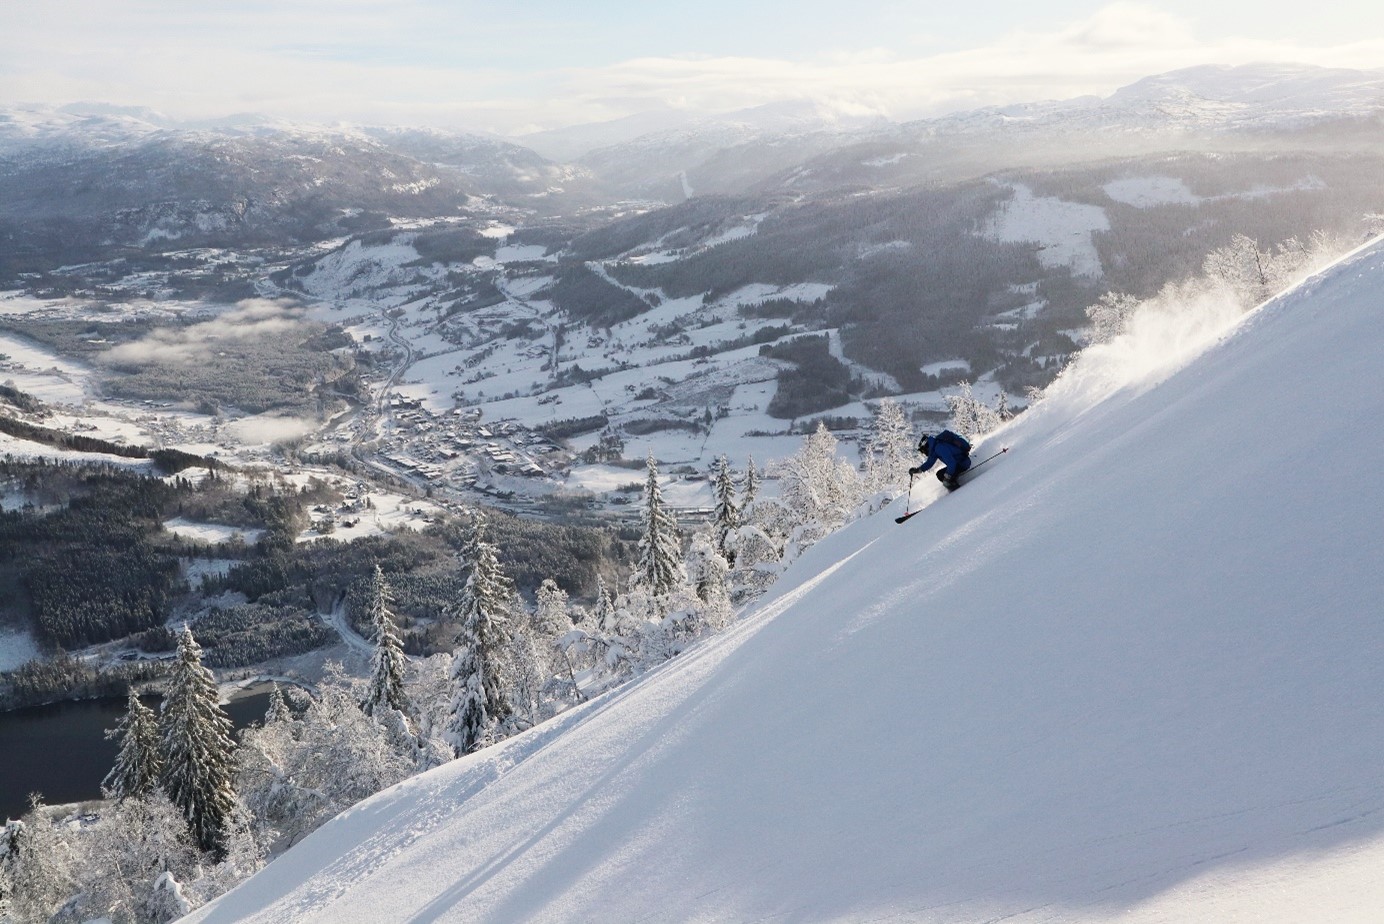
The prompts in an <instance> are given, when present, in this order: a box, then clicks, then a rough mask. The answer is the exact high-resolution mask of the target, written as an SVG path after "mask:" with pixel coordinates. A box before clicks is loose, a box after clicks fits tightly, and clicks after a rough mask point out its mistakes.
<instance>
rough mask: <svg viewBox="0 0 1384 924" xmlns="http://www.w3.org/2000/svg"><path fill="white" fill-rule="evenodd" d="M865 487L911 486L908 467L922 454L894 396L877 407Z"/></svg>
mask: <svg viewBox="0 0 1384 924" xmlns="http://www.w3.org/2000/svg"><path fill="white" fill-rule="evenodd" d="M864 451H865V490H867V491H871V492H874V491H890V492H892V491H898V490H902V489H903V488H905V487H906V486H907V485H908V469H909V467H910V466H911V465H912V464H913V459H914V458H916V457H917V454H918V441H917V439H915V438H914V436H913V425H912V424H910V423H909V422H908V418H907V417H906V416H905V415H904V412H903V408H902V407H900V406H899V403H898V402H897V401H895V400H893V399H892V398H884V399H882V400H881V401H880V402H879V404H878V405H877V406H876V407H875V418H874V421H873V423H872V424H871V426H870V435H869V438H868V439H867V440H866V442H865V447H864Z"/></svg>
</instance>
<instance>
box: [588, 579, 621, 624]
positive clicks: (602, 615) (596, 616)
mask: <svg viewBox="0 0 1384 924" xmlns="http://www.w3.org/2000/svg"><path fill="white" fill-rule="evenodd" d="M617 615H618V614H617V611H616V609H615V601H614V600H613V599H611V596H610V589H609V588H608V587H606V583H605V581H604V580H602V579H601V578H600V577H599V576H597V578H596V608H595V609H594V610H592V612H591V622H592V624H593V625H594V627H595V629H596V631H598V632H601V633H603V634H605V635H614V634H615V633H616V632H617V631H618V630H619V625H618V622H617V619H616V616H617Z"/></svg>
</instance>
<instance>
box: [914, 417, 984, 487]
mask: <svg viewBox="0 0 1384 924" xmlns="http://www.w3.org/2000/svg"><path fill="white" fill-rule="evenodd" d="M918 451H919V452H921V453H922V454H923V455H925V456H927V461H925V462H924V463H923V464H922V465H916V466H914V467H913V468H910V469H909V470H908V474H910V475H921V474H922V473H923V472H925V471H927V470H928V469H930V468H932V466H933V464H934V463H935V462H937V461H938V460H939V459H940V460H941V462H942V468H940V469H938V470H937V480H938V481H940V482H942V484H944V485H946V487H947V490H948V491H955V490H956V489H957V488H959V487H961V484H960V482H958V481H957V480H956V476H958V475H960V474H961V473H962V472H964V471H966V469H968V468H970V467H971V444H970V443H968V442H966V438H965V437H963V436H958V435H957V434H955V433H953V432H951V431H950V430H943V431H942V432H941V433H939V434H937V435H936V436H927V435H924V436H923V438H922V440H920V441H919V443H918Z"/></svg>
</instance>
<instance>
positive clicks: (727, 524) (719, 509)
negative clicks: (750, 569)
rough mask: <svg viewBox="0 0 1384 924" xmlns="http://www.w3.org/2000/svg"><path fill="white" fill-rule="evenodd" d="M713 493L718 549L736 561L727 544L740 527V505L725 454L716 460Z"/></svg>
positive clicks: (713, 514)
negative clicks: (737, 501)
mask: <svg viewBox="0 0 1384 924" xmlns="http://www.w3.org/2000/svg"><path fill="white" fill-rule="evenodd" d="M711 495H712V497H713V498H714V499H715V502H716V505H715V509H714V510H713V512H712V515H711V523H712V529H713V531H714V536H713V538H714V540H715V544H716V551H718V552H720V553H721V557H722V558H724V559H725V560H726V561H734V560H735V553H734V552H733V551H732V550H731V549H730V548H729V546H728V545H727V541H726V540H727V539H728V537H729V536H730V535H731V533H733V532H735V530H737V529H739V528H740V505H739V504H737V503H736V502H735V479H734V478H732V477H731V473H730V463H729V462H728V461H727V460H726V457H725V456H724V455H723V456H721V457H720V458H719V459H717V460H716V474H715V475H714V476H712V480H711Z"/></svg>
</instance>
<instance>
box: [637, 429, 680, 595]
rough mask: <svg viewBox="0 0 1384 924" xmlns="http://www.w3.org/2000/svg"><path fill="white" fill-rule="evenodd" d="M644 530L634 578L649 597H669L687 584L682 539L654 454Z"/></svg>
mask: <svg viewBox="0 0 1384 924" xmlns="http://www.w3.org/2000/svg"><path fill="white" fill-rule="evenodd" d="M642 526H643V531H642V534H641V535H640V537H639V563H638V564H637V565H636V566H635V576H636V579H637V581H638V583H639V584H640V586H641V587H643V588H644V589H645V590H646V591H647V592H648V593H649V594H651V595H652V596H653V597H655V598H658V597H662V596H665V595H667V594H670V593H672V592H673V590H674V589H676V588H677V587H679V586H681V585H682V584H683V583H684V581H685V578H684V575H683V567H682V538H681V537H680V536H679V535H678V524H677V521H676V520H675V519H674V518H673V514H672V512H671V511H670V510H669V509H668V507H667V505H666V504H664V502H663V492H662V490H661V489H660V488H659V486H658V463H656V462H655V461H654V454H653V452H652V451H651V452H650V453H649V456H648V477H647V478H646V479H645V481H644V510H643V518H642Z"/></svg>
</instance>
